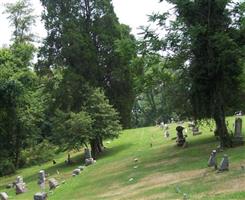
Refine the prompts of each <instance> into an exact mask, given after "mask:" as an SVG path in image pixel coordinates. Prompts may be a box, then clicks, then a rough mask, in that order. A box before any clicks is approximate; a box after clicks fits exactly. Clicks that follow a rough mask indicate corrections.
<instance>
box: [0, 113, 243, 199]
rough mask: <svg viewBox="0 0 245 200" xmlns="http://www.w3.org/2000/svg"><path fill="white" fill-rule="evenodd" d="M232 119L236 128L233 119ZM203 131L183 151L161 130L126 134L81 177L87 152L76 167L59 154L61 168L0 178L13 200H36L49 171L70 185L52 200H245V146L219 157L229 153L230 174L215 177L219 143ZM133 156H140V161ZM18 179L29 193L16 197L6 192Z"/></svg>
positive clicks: (49, 167)
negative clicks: (212, 164)
mask: <svg viewBox="0 0 245 200" xmlns="http://www.w3.org/2000/svg"><path fill="white" fill-rule="evenodd" d="M228 120H229V124H230V128H231V129H232V124H233V122H234V118H228ZM243 121H245V117H243ZM175 127H176V124H172V125H171V127H170V134H171V137H175V136H176V131H175ZM186 127H187V126H186ZM201 131H202V132H203V134H202V135H199V136H192V134H191V132H190V131H189V132H188V133H187V134H188V137H187V140H188V143H189V146H188V148H185V149H183V148H180V147H176V145H175V141H174V140H171V139H166V138H164V137H163V131H162V130H161V129H160V128H159V127H147V128H140V129H132V130H125V131H123V134H122V135H121V136H120V138H119V139H117V140H114V141H112V142H111V143H109V144H106V146H107V149H106V151H105V152H104V153H103V155H101V156H100V157H99V158H98V160H97V163H96V164H94V165H92V166H89V167H87V168H86V169H85V170H84V171H83V172H82V173H81V175H79V176H77V177H72V176H71V173H72V170H73V169H75V168H76V167H77V166H79V165H81V164H82V156H83V155H82V153H80V152H77V153H74V154H73V160H74V161H75V163H74V164H73V165H72V166H67V165H65V164H64V160H65V159H66V154H60V155H59V156H58V157H57V158H56V161H57V164H56V165H53V164H52V163H51V162H49V163H46V164H44V165H41V166H33V167H30V168H26V169H22V170H19V171H18V172H17V174H15V175H12V176H8V177H2V178H0V191H5V192H7V193H8V194H9V196H10V199H16V200H29V199H30V200H31V199H33V195H34V194H35V193H36V192H38V191H39V187H38V185H37V174H38V172H39V171H40V170H41V169H44V170H45V171H46V172H48V173H49V175H50V177H55V178H57V179H58V180H59V181H60V182H61V181H63V180H65V184H62V185H61V186H60V187H59V188H57V189H56V190H54V191H53V192H52V193H49V199H50V200H63V199H69V200H76V199H85V200H87V199H88V200H90V199H91V200H98V199H99V200H107V199H108V200H110V199H116V200H117V199H125V200H126V199H133V200H134V199H149V200H150V199H183V194H184V193H186V194H187V196H188V198H189V199H194V200H195V199H203V200H204V199H205V200H206V199H208V200H214V199H215V200H216V199H217V200H221V199H245V187H244V186H245V171H243V170H242V169H241V165H245V147H244V146H241V147H236V148H231V149H227V150H225V151H224V152H220V153H218V161H220V160H221V158H222V155H223V154H224V153H226V154H228V156H229V160H230V170H229V171H228V172H224V173H216V172H215V171H214V170H213V169H209V168H207V160H208V157H209V154H210V152H211V151H212V149H214V148H216V147H217V145H218V142H217V141H216V139H215V138H214V136H213V133H211V132H210V128H209V127H207V126H202V127H201ZM243 133H245V129H244V126H243ZM171 137H170V138H171ZM150 143H152V147H151V145H150ZM134 158H138V162H137V163H135V162H134ZM134 166H137V167H138V168H137V169H135V168H134ZM57 170H58V171H59V172H60V174H59V175H58V174H57V173H56V171H57ZM17 175H21V176H23V177H24V181H25V182H26V184H27V187H28V192H27V193H25V194H21V195H17V196H16V195H15V193H14V189H5V185H6V184H8V183H11V182H13V181H14V180H15V178H16V176H17ZM130 178H133V181H129V179H130ZM46 185H47V184H46ZM47 187H48V186H47Z"/></svg>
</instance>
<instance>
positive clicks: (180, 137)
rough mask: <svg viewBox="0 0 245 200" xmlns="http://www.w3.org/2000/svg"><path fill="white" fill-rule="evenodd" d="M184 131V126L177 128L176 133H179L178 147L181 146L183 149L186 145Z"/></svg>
mask: <svg viewBox="0 0 245 200" xmlns="http://www.w3.org/2000/svg"><path fill="white" fill-rule="evenodd" d="M183 130H184V127H182V126H177V127H176V131H177V139H176V143H177V146H181V147H182V146H183V145H184V144H185V143H186V141H185V136H184V134H183Z"/></svg>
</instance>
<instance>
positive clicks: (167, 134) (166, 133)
mask: <svg viewBox="0 0 245 200" xmlns="http://www.w3.org/2000/svg"><path fill="white" fill-rule="evenodd" d="M164 137H165V138H169V131H168V130H166V131H164Z"/></svg>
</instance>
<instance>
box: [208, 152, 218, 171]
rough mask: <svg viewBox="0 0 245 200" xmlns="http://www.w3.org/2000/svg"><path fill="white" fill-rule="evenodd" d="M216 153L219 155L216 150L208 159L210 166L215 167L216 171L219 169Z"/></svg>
mask: <svg viewBox="0 0 245 200" xmlns="http://www.w3.org/2000/svg"><path fill="white" fill-rule="evenodd" d="M216 153H217V152H216V150H213V151H212V152H211V154H210V157H209V159H208V166H209V167H215V169H217V160H216Z"/></svg>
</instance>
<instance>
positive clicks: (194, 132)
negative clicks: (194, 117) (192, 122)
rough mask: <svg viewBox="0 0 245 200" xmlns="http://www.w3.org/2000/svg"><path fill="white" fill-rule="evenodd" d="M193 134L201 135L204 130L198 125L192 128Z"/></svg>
mask: <svg viewBox="0 0 245 200" xmlns="http://www.w3.org/2000/svg"><path fill="white" fill-rule="evenodd" d="M192 134H193V136H195V135H200V134H202V132H201V131H199V128H198V127H197V126H194V127H193V128H192Z"/></svg>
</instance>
